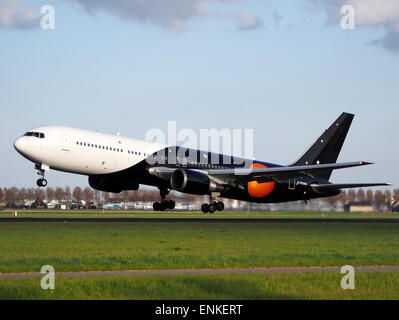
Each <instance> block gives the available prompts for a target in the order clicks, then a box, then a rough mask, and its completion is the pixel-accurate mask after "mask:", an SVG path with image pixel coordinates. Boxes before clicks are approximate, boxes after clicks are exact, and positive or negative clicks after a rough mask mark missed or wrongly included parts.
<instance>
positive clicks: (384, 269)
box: [0, 266, 399, 279]
mask: <svg viewBox="0 0 399 320" xmlns="http://www.w3.org/2000/svg"><path fill="white" fill-rule="evenodd" d="M354 268H355V272H394V271H395V272H397V271H399V266H362V267H354ZM340 271H341V267H288V268H284V267H282V268H279V267H273V268H226V269H162V270H120V271H85V272H57V270H56V272H55V275H56V276H63V277H73V278H78V277H92V276H101V277H107V276H129V277H135V276H149V275H170V276H172V275H205V274H256V273H258V274H259V273H261V274H278V273H280V274H281V273H309V272H337V273H340ZM40 277H43V274H41V273H39V272H32V273H29V272H21V273H0V279H1V278H3V279H26V278H40Z"/></svg>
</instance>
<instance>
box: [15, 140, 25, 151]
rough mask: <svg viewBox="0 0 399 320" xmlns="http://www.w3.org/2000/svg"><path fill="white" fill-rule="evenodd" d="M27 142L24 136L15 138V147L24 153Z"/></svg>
mask: <svg viewBox="0 0 399 320" xmlns="http://www.w3.org/2000/svg"><path fill="white" fill-rule="evenodd" d="M25 144H26V141H25V139H24V138H23V137H21V138H18V139H17V140H15V142H14V148H15V150H17V151H18V152H19V153H23V152H24V149H25Z"/></svg>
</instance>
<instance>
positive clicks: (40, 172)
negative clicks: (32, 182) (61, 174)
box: [35, 165, 47, 188]
mask: <svg viewBox="0 0 399 320" xmlns="http://www.w3.org/2000/svg"><path fill="white" fill-rule="evenodd" d="M35 168H36V169H37V170H38V172H37V174H38V175H39V176H41V178H40V179H38V180H37V181H36V184H37V186H38V187H40V188H44V187H46V186H47V180H46V179H44V172H45V169H43V166H38V165H36V166H35Z"/></svg>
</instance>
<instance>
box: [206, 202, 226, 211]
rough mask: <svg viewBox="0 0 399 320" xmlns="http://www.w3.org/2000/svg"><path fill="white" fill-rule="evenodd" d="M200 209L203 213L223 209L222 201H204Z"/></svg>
mask: <svg viewBox="0 0 399 320" xmlns="http://www.w3.org/2000/svg"><path fill="white" fill-rule="evenodd" d="M201 210H202V212H203V213H208V212H209V213H214V212H215V211H216V210H218V211H223V210H224V203H223V202H222V201H211V203H209V204H208V203H204V204H203V205H202V206H201Z"/></svg>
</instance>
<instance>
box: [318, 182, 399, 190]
mask: <svg viewBox="0 0 399 320" xmlns="http://www.w3.org/2000/svg"><path fill="white" fill-rule="evenodd" d="M379 186H391V184H390V183H338V184H333V183H331V184H312V185H311V187H313V188H316V189H317V190H320V191H329V190H338V189H349V188H366V187H379Z"/></svg>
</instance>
